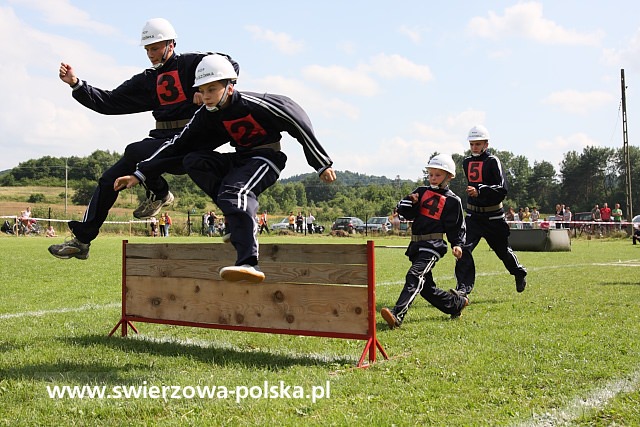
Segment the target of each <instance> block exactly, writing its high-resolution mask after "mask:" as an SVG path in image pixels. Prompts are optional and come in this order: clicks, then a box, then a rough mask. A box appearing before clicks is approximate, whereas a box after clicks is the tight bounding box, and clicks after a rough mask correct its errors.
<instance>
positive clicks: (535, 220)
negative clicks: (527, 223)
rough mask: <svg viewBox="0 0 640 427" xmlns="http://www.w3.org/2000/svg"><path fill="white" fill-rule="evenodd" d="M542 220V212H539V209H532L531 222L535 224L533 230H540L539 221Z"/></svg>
mask: <svg viewBox="0 0 640 427" xmlns="http://www.w3.org/2000/svg"><path fill="white" fill-rule="evenodd" d="M539 220H540V212H538V208H537V207H535V206H534V207H532V208H531V222H532V223H533V228H538V221H539Z"/></svg>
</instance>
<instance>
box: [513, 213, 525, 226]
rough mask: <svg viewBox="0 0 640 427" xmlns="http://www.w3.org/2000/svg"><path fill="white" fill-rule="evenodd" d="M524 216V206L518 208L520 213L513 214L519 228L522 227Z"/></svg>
mask: <svg viewBox="0 0 640 427" xmlns="http://www.w3.org/2000/svg"><path fill="white" fill-rule="evenodd" d="M523 216H524V211H523V210H522V208H518V213H517V214H515V215H514V216H513V219H515V220H516V221H517V222H518V224H517V228H519V229H522V221H523V219H522V217H523Z"/></svg>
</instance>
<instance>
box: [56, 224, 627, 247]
mask: <svg viewBox="0 0 640 427" xmlns="http://www.w3.org/2000/svg"><path fill="white" fill-rule="evenodd" d="M45 236H46V237H57V236H56V230H54V229H53V225H49V226H48V227H47V231H46V234H45ZM634 244H635V243H634Z"/></svg>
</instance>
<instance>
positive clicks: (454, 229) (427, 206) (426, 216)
mask: <svg viewBox="0 0 640 427" xmlns="http://www.w3.org/2000/svg"><path fill="white" fill-rule="evenodd" d="M427 170H428V171H429V186H428V187H424V186H423V187H418V188H417V189H416V190H414V192H413V193H411V194H409V195H408V196H407V197H405V198H404V199H402V200H400V202H398V213H399V214H400V215H402V216H403V217H405V218H406V219H409V220H413V225H412V227H411V229H412V235H411V243H409V247H408V248H407V251H406V255H407V256H408V257H409V260H410V261H411V268H410V269H409V271H408V272H407V275H406V279H405V285H404V288H403V289H402V292H401V293H400V297H399V298H398V301H397V302H396V305H395V307H393V308H392V309H388V308H386V307H385V308H383V309H382V311H381V314H382V317H383V318H384V320H385V321H386V322H387V323H388V324H389V326H390V327H391V328H392V329H393V328H396V327H399V326H400V325H402V322H403V321H404V317H405V315H406V314H407V311H408V310H409V308H410V307H411V304H413V301H414V300H415V298H416V296H417V295H418V294H420V295H421V296H422V297H423V298H424V299H426V300H427V301H429V303H431V305H433V306H434V307H436V308H437V309H438V310H440V311H442V312H443V313H446V314H449V315H451V318H452V319H455V318H457V317H460V313H461V312H462V310H463V309H464V308H465V307H466V306H467V305H468V304H469V300H468V299H467V297H466V296H460V295H457V294H455V293H450V292H446V291H443V290H442V289H439V288H438V287H437V286H436V284H435V282H434V281H433V276H432V274H431V270H432V269H433V267H434V266H435V264H436V262H438V260H440V258H442V257H443V256H444V255H445V254H446V253H447V242H445V241H444V236H445V235H446V236H447V240H448V241H449V243H450V244H451V251H452V253H453V256H455V257H456V259H460V257H461V256H462V249H461V246H462V245H463V244H464V240H465V223H464V214H463V211H462V203H461V201H460V198H459V197H458V196H456V195H455V194H454V193H453V192H452V191H451V190H449V187H448V184H449V181H450V180H451V179H453V178H454V177H455V176H456V166H455V163H454V162H453V159H452V158H451V156H448V155H442V154H439V155H437V156H434V157H433V158H432V159H431V160H429V163H428V164H427Z"/></svg>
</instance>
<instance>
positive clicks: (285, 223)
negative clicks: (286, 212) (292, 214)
mask: <svg viewBox="0 0 640 427" xmlns="http://www.w3.org/2000/svg"><path fill="white" fill-rule="evenodd" d="M288 229H289V217H288V216H285V217H284V218H282V219H281V220H280V221H278V222H274V223H273V224H271V230H273V231H280V230H288Z"/></svg>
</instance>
